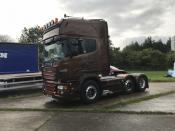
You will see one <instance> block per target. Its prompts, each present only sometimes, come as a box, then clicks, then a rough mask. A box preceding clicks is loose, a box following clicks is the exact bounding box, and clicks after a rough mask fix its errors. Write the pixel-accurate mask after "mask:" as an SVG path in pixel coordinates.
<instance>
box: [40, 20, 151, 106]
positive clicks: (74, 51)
mask: <svg viewBox="0 0 175 131" xmlns="http://www.w3.org/2000/svg"><path fill="white" fill-rule="evenodd" d="M43 43H44V49H45V51H44V62H43V68H42V75H43V82H44V84H43V93H44V94H45V95H50V96H52V97H53V98H56V99H71V98H73V97H76V96H78V97H80V98H81V100H82V101H83V102H84V103H92V102H95V101H96V100H98V99H99V98H100V96H101V95H102V94H103V91H104V90H109V91H112V92H117V91H122V90H123V91H125V92H128V93H129V92H132V91H134V90H135V89H137V90H139V91H144V90H145V89H146V88H148V78H147V77H146V76H145V75H144V74H140V73H136V74H128V73H119V74H117V75H109V74H110V63H109V43H108V26H107V22H106V21H105V20H102V19H89V20H85V19H75V18H68V19H61V20H60V21H58V19H56V20H55V21H51V22H50V23H48V24H47V25H46V26H45V31H44V35H43Z"/></svg>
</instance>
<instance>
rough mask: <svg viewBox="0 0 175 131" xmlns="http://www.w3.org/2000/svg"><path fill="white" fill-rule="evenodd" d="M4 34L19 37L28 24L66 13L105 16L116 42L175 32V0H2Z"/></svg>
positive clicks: (121, 43)
mask: <svg viewBox="0 0 175 131" xmlns="http://www.w3.org/2000/svg"><path fill="white" fill-rule="evenodd" d="M0 12H1V13H0V19H1V21H0V35H9V36H10V37H12V38H13V39H14V40H16V41H17V40H18V38H19V37H20V34H21V32H22V29H23V28H24V27H27V28H30V27H33V26H36V25H39V26H42V25H44V24H46V23H47V22H49V21H50V20H52V19H54V18H56V17H57V18H59V19H61V18H63V16H64V14H67V15H70V16H75V17H84V18H85V19H88V18H95V19H97V18H100V19H105V20H106V21H107V22H108V27H109V35H110V39H111V40H112V42H113V44H114V46H116V47H121V48H123V47H124V46H125V45H126V44H128V43H129V42H130V41H133V40H142V39H144V38H145V37H147V36H153V37H154V38H162V39H166V38H167V37H171V36H173V35H175V17H174V16H175V15H174V14H175V1H174V0H144V1H143V0H79V1H77V0H67V1H66V0H0Z"/></svg>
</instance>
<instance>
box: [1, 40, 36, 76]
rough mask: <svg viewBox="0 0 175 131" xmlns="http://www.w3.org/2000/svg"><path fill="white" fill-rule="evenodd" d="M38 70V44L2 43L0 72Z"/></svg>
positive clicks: (10, 72)
mask: <svg viewBox="0 0 175 131" xmlns="http://www.w3.org/2000/svg"><path fill="white" fill-rule="evenodd" d="M38 71H39V67H38V46H37V44H18V43H0V74H12V73H25V72H27V73H28V72H38Z"/></svg>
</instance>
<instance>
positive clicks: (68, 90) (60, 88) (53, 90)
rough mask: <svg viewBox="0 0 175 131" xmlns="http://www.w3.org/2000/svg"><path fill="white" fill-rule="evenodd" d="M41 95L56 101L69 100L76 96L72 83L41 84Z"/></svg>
mask: <svg viewBox="0 0 175 131" xmlns="http://www.w3.org/2000/svg"><path fill="white" fill-rule="evenodd" d="M43 94H44V95H47V96H51V97H53V98H56V99H63V100H70V99H72V98H74V97H76V96H78V93H77V91H76V90H75V88H74V86H73V84H72V83H60V84H56V83H53V82H52V83H49V82H45V83H44V84H43Z"/></svg>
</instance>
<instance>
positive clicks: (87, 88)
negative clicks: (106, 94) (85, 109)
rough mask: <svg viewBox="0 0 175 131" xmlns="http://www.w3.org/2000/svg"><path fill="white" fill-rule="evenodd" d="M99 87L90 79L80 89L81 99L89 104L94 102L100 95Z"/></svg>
mask: <svg viewBox="0 0 175 131" xmlns="http://www.w3.org/2000/svg"><path fill="white" fill-rule="evenodd" d="M100 92H101V90H100V87H99V85H98V84H97V82H95V81H93V80H90V81H87V82H85V83H84V84H83V86H82V90H81V100H82V102H83V103H86V104H89V103H93V102H96V101H97V100H98V99H99V97H100V94H101V93H100Z"/></svg>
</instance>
